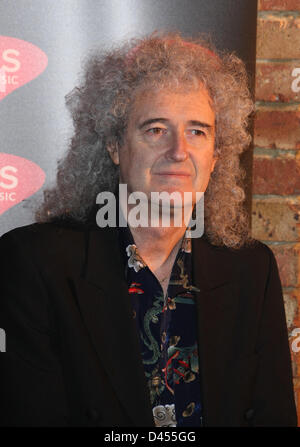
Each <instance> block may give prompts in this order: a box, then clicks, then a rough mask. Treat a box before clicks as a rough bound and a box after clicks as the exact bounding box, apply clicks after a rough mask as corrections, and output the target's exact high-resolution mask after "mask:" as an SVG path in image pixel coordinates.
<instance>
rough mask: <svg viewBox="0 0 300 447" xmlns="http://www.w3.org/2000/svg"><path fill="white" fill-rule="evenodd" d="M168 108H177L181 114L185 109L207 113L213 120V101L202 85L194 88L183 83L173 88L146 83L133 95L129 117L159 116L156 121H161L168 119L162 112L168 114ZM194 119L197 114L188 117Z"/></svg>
mask: <svg viewBox="0 0 300 447" xmlns="http://www.w3.org/2000/svg"><path fill="white" fill-rule="evenodd" d="M170 110H177V111H179V112H182V114H183V115H184V112H185V111H186V110H187V111H189V112H193V113H196V114H197V115H202V114H206V115H207V114H208V115H210V118H211V119H212V120H214V111H213V103H212V100H211V98H210V96H209V93H208V91H207V90H206V89H205V87H204V86H203V85H198V86H197V87H196V88H195V87H194V86H191V85H189V86H186V85H183V86H182V87H181V86H179V87H177V88H174V89H171V88H169V87H160V88H157V87H154V86H149V85H146V86H145V87H144V88H142V89H139V91H138V92H137V94H136V95H135V98H134V101H133V104H132V107H131V110H130V113H129V118H133V119H135V120H138V121H143V120H155V119H157V118H161V119H157V121H163V120H166V119H168V116H167V115H164V113H167V114H168V113H169V111H170ZM153 114H154V115H155V116H154V115H153ZM196 119H197V116H194V117H193V116H190V117H189V120H190V121H192V120H194V121H195V120H196Z"/></svg>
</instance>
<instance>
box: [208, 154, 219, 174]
mask: <svg viewBox="0 0 300 447" xmlns="http://www.w3.org/2000/svg"><path fill="white" fill-rule="evenodd" d="M218 159H219V157H217V156H216V157H214V158H213V161H212V165H211V170H210V172H211V173H212V172H213V170H214V169H215V164H216V162H217V161H218Z"/></svg>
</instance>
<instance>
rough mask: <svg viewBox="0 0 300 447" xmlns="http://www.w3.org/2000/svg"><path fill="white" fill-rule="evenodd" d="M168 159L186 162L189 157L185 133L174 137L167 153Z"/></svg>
mask: <svg viewBox="0 0 300 447" xmlns="http://www.w3.org/2000/svg"><path fill="white" fill-rule="evenodd" d="M166 157H167V158H168V159H169V160H172V161H185V160H186V159H187V157H188V143H187V141H186V138H185V135H184V133H176V134H175V135H173V138H172V141H171V147H170V148H169V149H168V151H167V152H166Z"/></svg>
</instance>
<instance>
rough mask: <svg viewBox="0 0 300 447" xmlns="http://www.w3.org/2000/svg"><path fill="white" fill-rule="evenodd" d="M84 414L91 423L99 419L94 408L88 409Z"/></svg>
mask: <svg viewBox="0 0 300 447" xmlns="http://www.w3.org/2000/svg"><path fill="white" fill-rule="evenodd" d="M85 414H86V417H87V418H88V419H89V420H90V421H92V422H96V421H98V420H99V419H100V417H99V413H98V411H97V410H96V409H95V408H88V409H87V410H86V413H85Z"/></svg>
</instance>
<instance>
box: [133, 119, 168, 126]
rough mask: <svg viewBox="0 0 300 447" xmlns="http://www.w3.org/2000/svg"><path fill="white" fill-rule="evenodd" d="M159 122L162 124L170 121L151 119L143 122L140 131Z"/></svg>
mask: <svg viewBox="0 0 300 447" xmlns="http://www.w3.org/2000/svg"><path fill="white" fill-rule="evenodd" d="M158 121H160V122H162V123H166V122H168V121H169V120H168V119H167V118H150V119H148V120H146V121H143V122H142V123H141V124H139V129H142V128H143V127H145V126H148V125H149V124H152V123H157V122H158Z"/></svg>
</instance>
